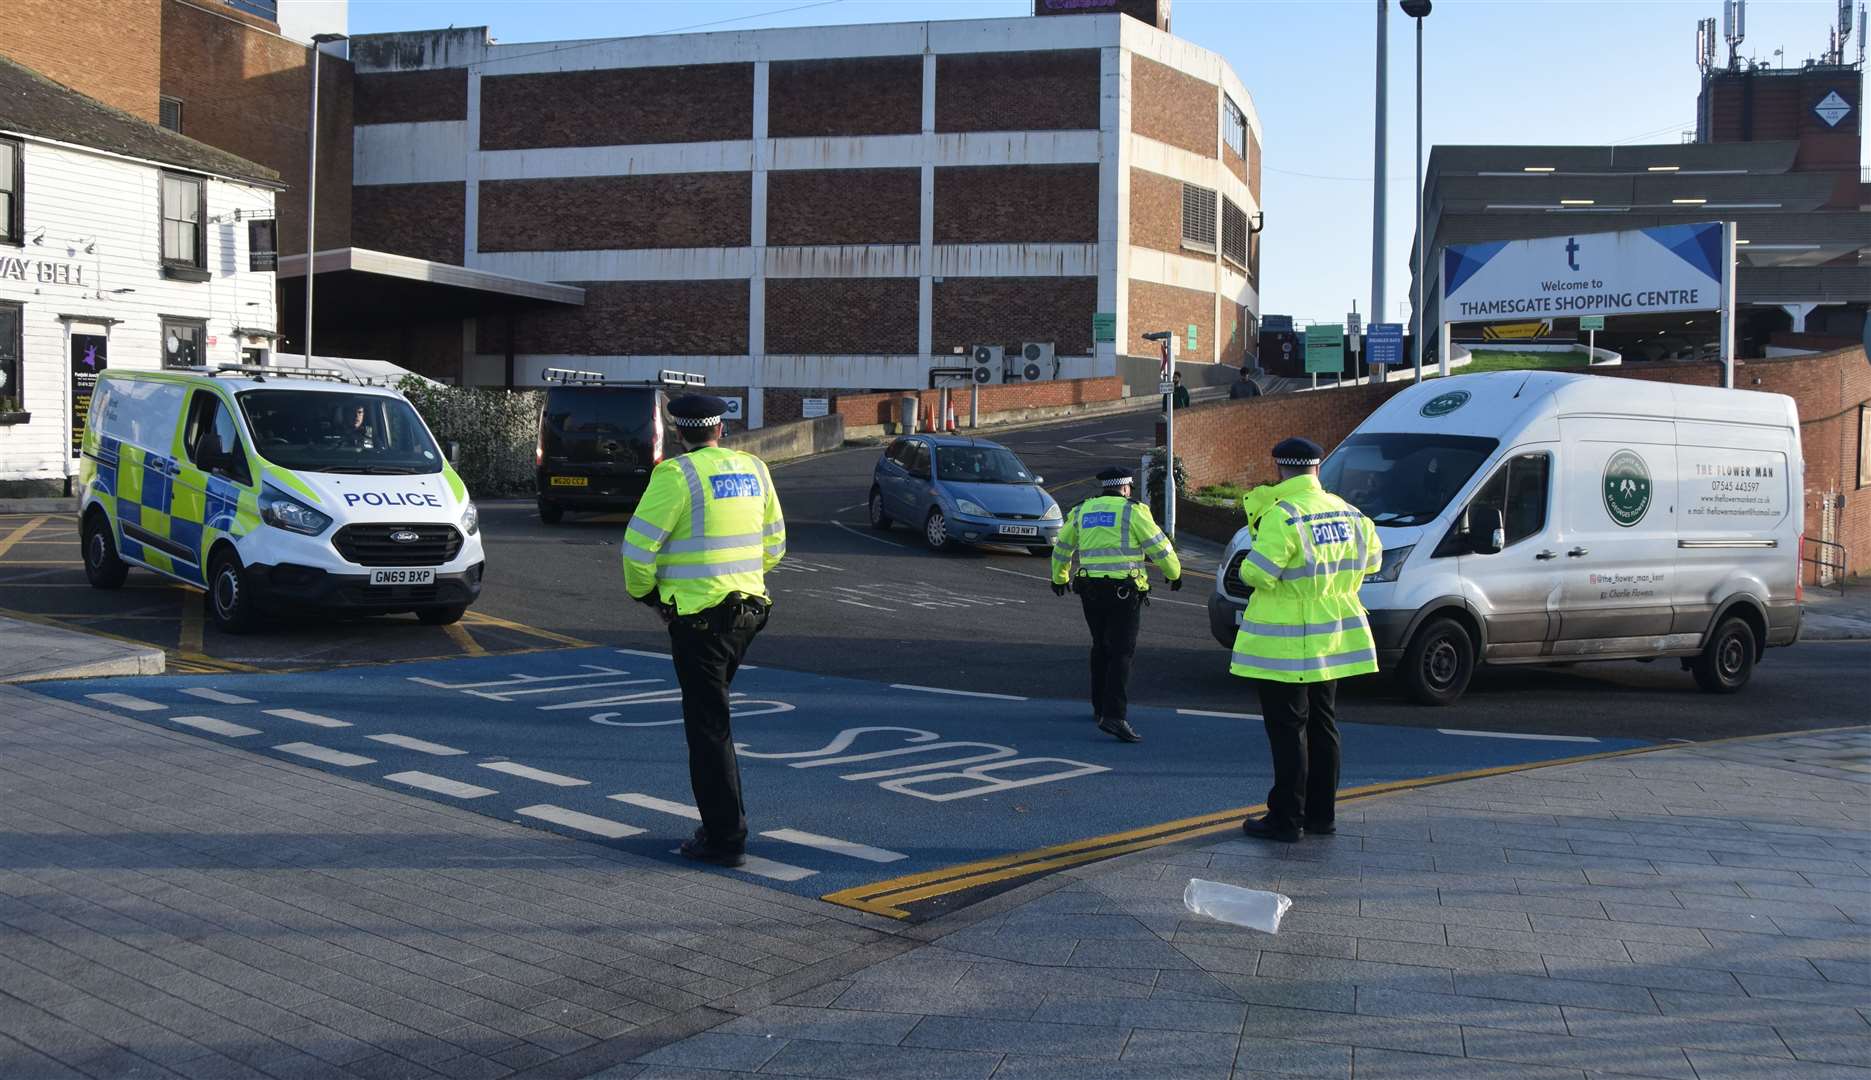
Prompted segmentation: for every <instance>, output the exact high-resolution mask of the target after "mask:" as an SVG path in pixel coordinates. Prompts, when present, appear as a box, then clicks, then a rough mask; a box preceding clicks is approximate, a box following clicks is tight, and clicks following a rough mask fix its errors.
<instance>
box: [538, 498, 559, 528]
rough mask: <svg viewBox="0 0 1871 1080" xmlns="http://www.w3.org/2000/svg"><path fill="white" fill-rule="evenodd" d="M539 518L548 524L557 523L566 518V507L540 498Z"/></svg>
mask: <svg viewBox="0 0 1871 1080" xmlns="http://www.w3.org/2000/svg"><path fill="white" fill-rule="evenodd" d="M539 520H541V521H543V522H545V523H546V524H548V525H557V524H558V523H559V522H561V521H564V520H565V507H563V506H560V505H559V504H558V503H555V502H547V501H546V500H545V499H541V500H539Z"/></svg>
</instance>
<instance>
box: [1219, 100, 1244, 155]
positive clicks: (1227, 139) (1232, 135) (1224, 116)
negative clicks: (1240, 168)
mask: <svg viewBox="0 0 1871 1080" xmlns="http://www.w3.org/2000/svg"><path fill="white" fill-rule="evenodd" d="M1221 141H1222V143H1223V144H1224V145H1226V146H1227V147H1228V149H1230V150H1232V151H1234V153H1235V156H1236V157H1238V158H1240V159H1241V160H1242V161H1246V160H1247V114H1246V113H1244V112H1242V111H1241V107H1240V106H1239V105H1236V104H1235V103H1234V99H1233V98H1231V97H1229V96H1228V95H1226V94H1223V95H1221Z"/></svg>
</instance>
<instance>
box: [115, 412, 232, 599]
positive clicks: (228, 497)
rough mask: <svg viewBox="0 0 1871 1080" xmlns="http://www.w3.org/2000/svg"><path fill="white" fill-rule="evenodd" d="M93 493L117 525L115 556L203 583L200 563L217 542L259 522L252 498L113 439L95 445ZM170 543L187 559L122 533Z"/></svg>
mask: <svg viewBox="0 0 1871 1080" xmlns="http://www.w3.org/2000/svg"><path fill="white" fill-rule="evenodd" d="M88 464H90V465H91V467H92V468H93V469H95V474H94V475H95V481H94V487H93V490H94V491H95V492H96V493H97V496H98V502H99V503H100V504H101V505H103V507H104V508H105V510H106V511H107V512H108V513H110V514H111V516H112V517H114V518H116V520H117V522H118V526H119V528H118V533H119V541H120V542H119V550H120V551H121V552H122V553H123V555H124V556H125V557H126V558H129V559H134V560H136V561H138V562H141V563H143V564H144V565H146V566H149V567H151V568H152V569H155V570H160V571H162V572H164V573H167V574H172V575H174V576H175V577H177V578H180V579H181V580H183V581H186V582H189V583H191V584H194V585H205V584H206V582H207V577H206V573H205V571H204V569H203V566H202V563H203V562H204V561H205V559H206V557H207V554H208V552H210V551H212V550H213V549H214V544H215V542H216V541H217V540H219V539H220V538H221V537H223V536H227V537H232V538H234V539H239V538H240V537H242V536H245V535H246V534H247V533H249V532H251V531H252V530H253V529H255V528H256V527H258V526H259V524H260V504H259V495H258V493H257V492H256V491H253V490H249V489H243V488H241V487H240V486H239V485H237V484H235V483H233V482H232V481H229V480H227V479H225V478H223V477H219V476H213V475H210V474H208V473H204V472H202V471H201V470H200V469H197V468H195V467H194V466H193V465H190V464H188V463H187V462H185V461H178V460H176V459H174V458H170V457H165V456H162V455H158V454H153V453H150V452H149V451H146V450H144V449H142V448H141V447H137V446H130V445H125V444H122V443H120V442H118V441H117V440H115V439H108V438H106V439H100V440H99V443H98V446H97V454H96V461H95V463H88ZM132 528H134V529H137V530H140V531H141V533H142V534H143V535H144V536H146V537H149V538H161V539H164V540H169V541H172V545H173V547H175V548H177V549H179V550H181V551H187V552H189V553H190V556H191V557H186V558H185V557H181V556H180V555H179V554H178V553H177V552H176V551H165V550H160V549H158V548H157V547H156V546H155V545H153V544H150V543H146V542H145V541H144V540H139V539H137V538H136V537H134V536H132V535H130V532H131V529H132Z"/></svg>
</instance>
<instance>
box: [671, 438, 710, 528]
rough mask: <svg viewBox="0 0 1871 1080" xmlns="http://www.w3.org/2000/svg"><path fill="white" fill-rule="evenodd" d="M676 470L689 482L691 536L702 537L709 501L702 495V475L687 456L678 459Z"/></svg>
mask: <svg viewBox="0 0 1871 1080" xmlns="http://www.w3.org/2000/svg"><path fill="white" fill-rule="evenodd" d="M676 468H678V469H681V470H682V478H683V479H684V480H687V481H688V482H689V534H690V535H691V536H700V535H702V525H703V523H704V522H706V521H707V520H708V501H707V499H706V498H705V497H704V496H703V495H702V474H701V473H700V472H699V471H697V470H696V468H695V462H693V461H690V460H689V456H688V455H687V454H683V455H682V456H680V457H678V458H676Z"/></svg>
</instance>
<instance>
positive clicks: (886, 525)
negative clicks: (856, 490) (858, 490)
mask: <svg viewBox="0 0 1871 1080" xmlns="http://www.w3.org/2000/svg"><path fill="white" fill-rule="evenodd" d="M870 508H871V528H873V529H876V530H877V531H878V532H889V531H890V515H889V514H886V513H884V493H883V492H881V491H879V490H877V489H876V488H872V489H871V501H870Z"/></svg>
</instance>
